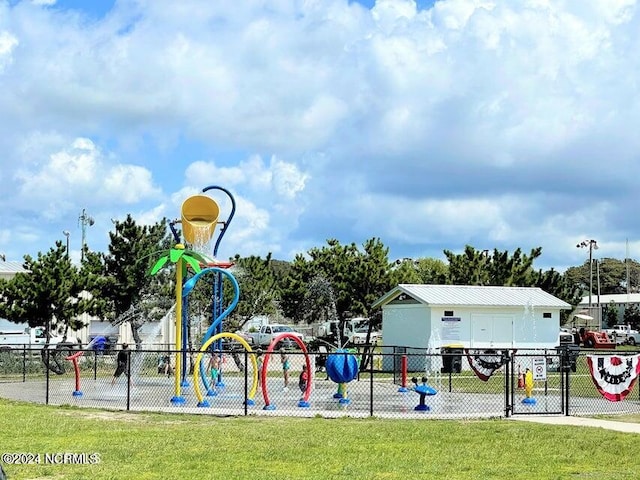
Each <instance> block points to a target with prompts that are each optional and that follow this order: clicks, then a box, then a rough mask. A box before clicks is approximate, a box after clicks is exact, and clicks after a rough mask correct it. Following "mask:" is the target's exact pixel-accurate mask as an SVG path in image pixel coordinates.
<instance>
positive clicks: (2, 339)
mask: <svg viewBox="0 0 640 480" xmlns="http://www.w3.org/2000/svg"><path fill="white" fill-rule="evenodd" d="M46 342H47V335H46V330H45V329H44V327H33V328H31V327H26V328H25V329H24V330H8V329H4V330H2V331H0V350H11V349H16V348H27V349H33V348H43V347H44V345H45V344H46ZM60 343H62V338H60V337H59V336H57V335H55V334H54V333H51V335H50V338H49V348H56V347H57V346H58V344H60Z"/></svg>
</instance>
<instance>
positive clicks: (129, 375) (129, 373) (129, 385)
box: [127, 352, 131, 412]
mask: <svg viewBox="0 0 640 480" xmlns="http://www.w3.org/2000/svg"><path fill="white" fill-rule="evenodd" d="M127 360H128V361H127V412H128V411H129V410H130V409H131V352H129V355H127Z"/></svg>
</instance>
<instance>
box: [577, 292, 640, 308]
mask: <svg viewBox="0 0 640 480" xmlns="http://www.w3.org/2000/svg"><path fill="white" fill-rule="evenodd" d="M598 302H600V305H608V304H609V303H610V302H614V303H640V293H612V294H608V295H600V296H599V297H598V295H591V305H597V304H598ZM587 305H589V297H588V296H586V297H582V301H581V302H580V305H579V306H581V307H586V306H587Z"/></svg>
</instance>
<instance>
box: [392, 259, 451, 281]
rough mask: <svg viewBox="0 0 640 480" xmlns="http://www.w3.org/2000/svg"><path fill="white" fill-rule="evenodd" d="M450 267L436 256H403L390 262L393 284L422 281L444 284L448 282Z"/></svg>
mask: <svg viewBox="0 0 640 480" xmlns="http://www.w3.org/2000/svg"><path fill="white" fill-rule="evenodd" d="M448 274H449V267H448V266H447V264H446V263H444V262H443V261H442V260H439V259H436V258H419V259H417V260H413V259H412V258H402V259H399V260H396V261H395V262H392V263H391V264H390V272H389V275H390V280H391V284H392V285H396V284H401V283H422V284H430V285H444V284H446V283H447V277H448Z"/></svg>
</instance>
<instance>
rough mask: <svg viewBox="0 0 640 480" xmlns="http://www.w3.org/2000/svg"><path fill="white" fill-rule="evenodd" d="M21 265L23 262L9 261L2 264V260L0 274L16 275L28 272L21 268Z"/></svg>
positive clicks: (0, 261)
mask: <svg viewBox="0 0 640 480" xmlns="http://www.w3.org/2000/svg"><path fill="white" fill-rule="evenodd" d="M22 263H23V262H14V261H11V260H9V261H6V262H3V261H2V260H0V274H2V273H10V274H16V273H24V272H27V271H28V270H25V269H24V268H23V267H22Z"/></svg>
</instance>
